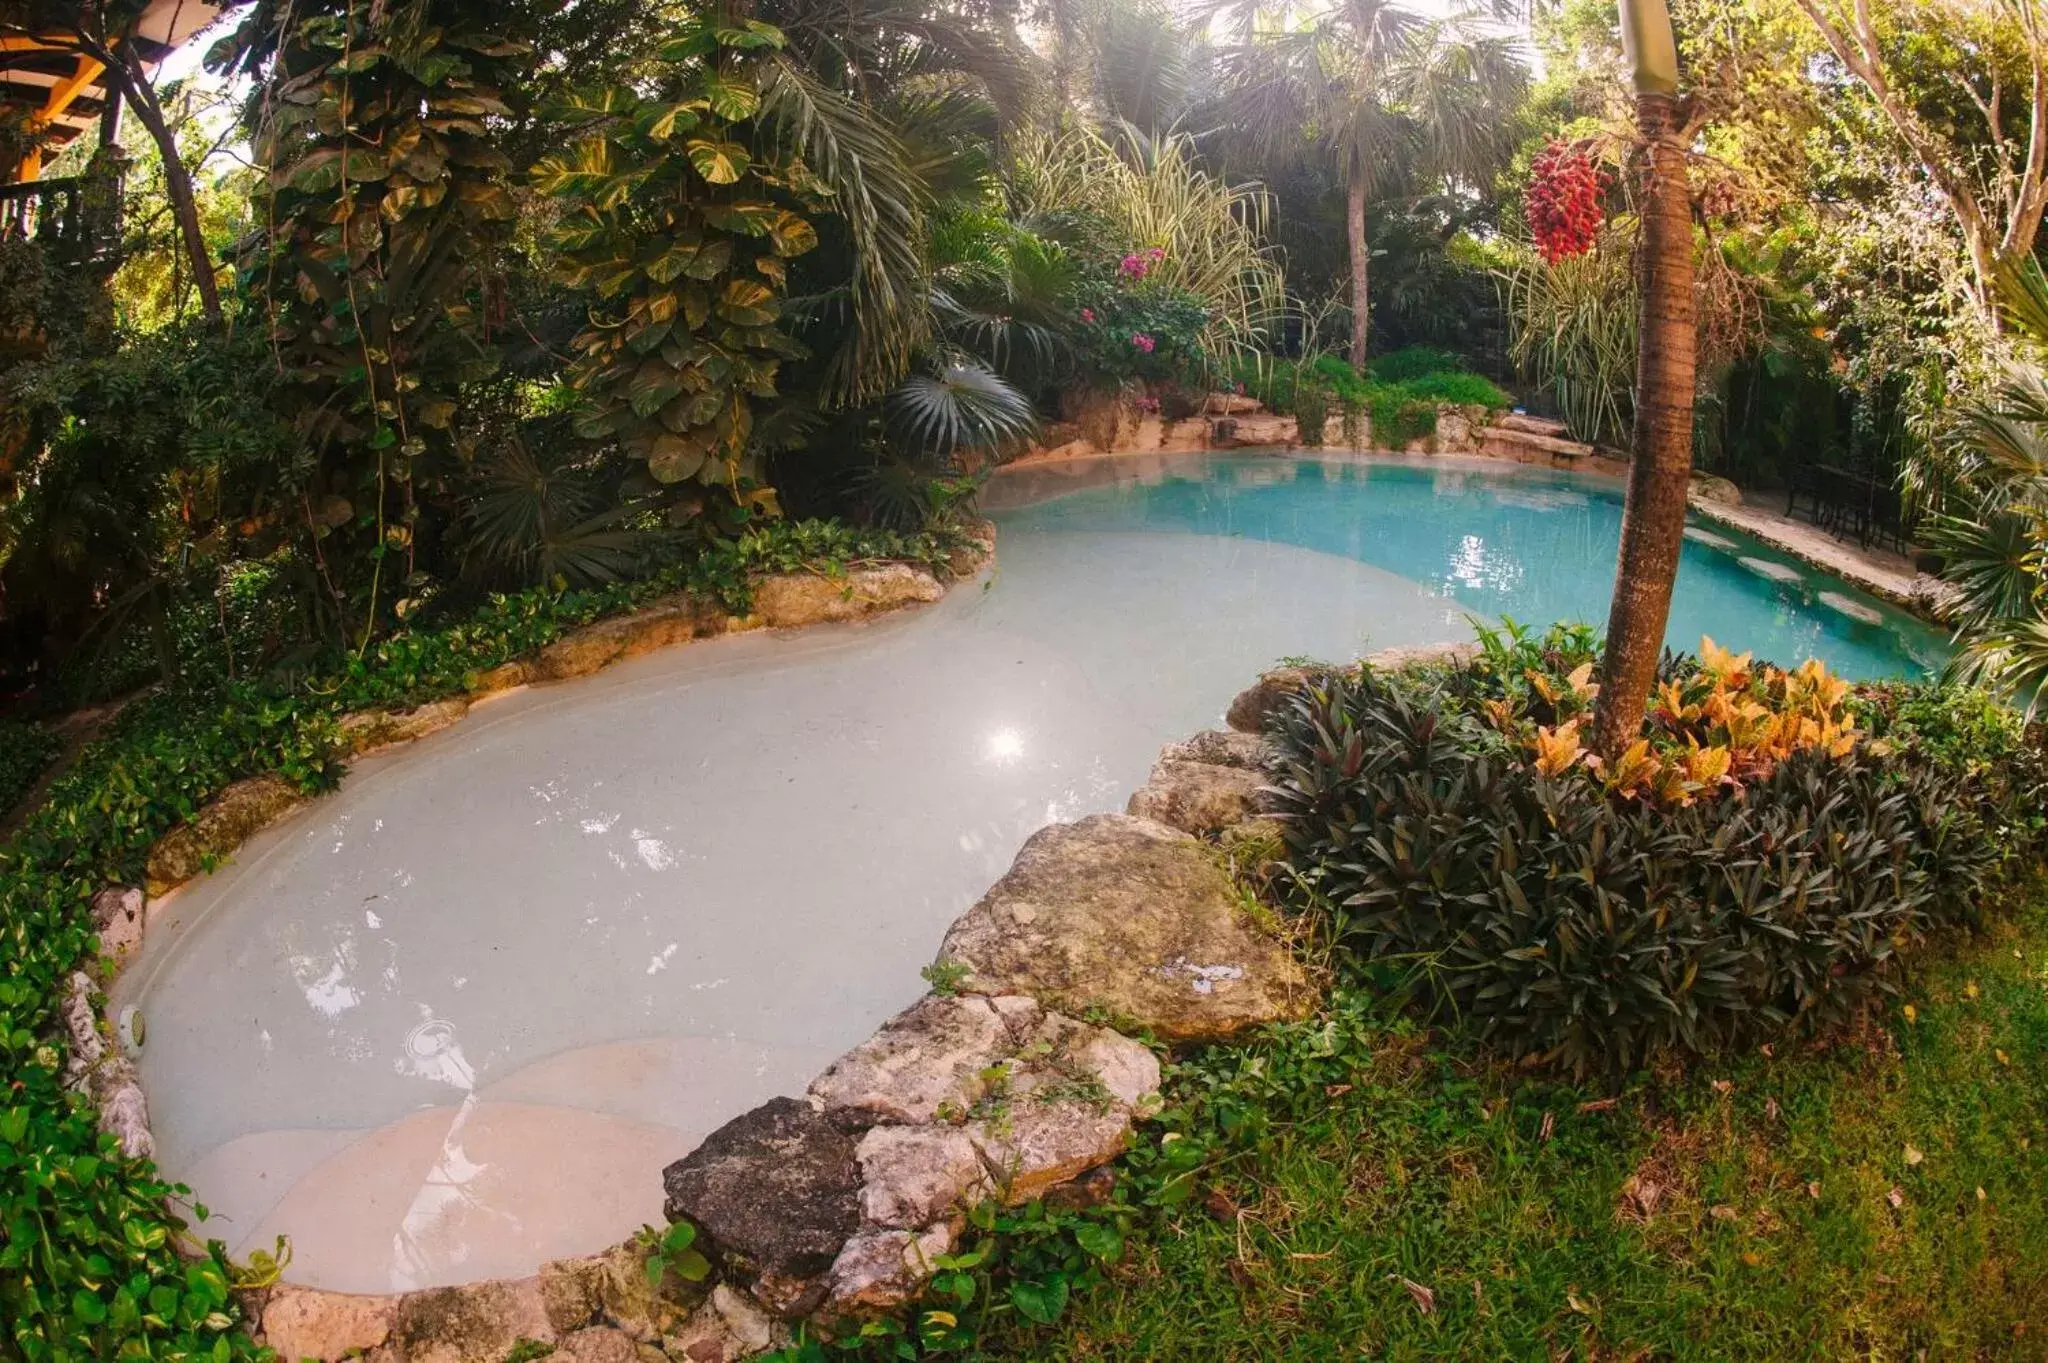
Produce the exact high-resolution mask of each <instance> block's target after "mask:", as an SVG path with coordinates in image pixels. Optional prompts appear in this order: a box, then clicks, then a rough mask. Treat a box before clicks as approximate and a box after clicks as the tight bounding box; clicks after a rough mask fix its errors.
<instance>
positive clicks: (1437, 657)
mask: <svg viewBox="0 0 2048 1363" xmlns="http://www.w3.org/2000/svg"><path fill="white" fill-rule="evenodd" d="M1478 656H1479V645H1478V644H1476V643H1474V642H1472V641H1471V640H1469V639H1466V640H1457V641H1452V642H1447V643H1439V644H1403V645H1401V646H1400V647H1398V648H1383V649H1381V650H1379V651H1378V652H1377V653H1368V654H1366V655H1365V657H1363V658H1361V659H1359V661H1360V662H1362V663H1364V664H1365V665H1366V666H1367V667H1371V668H1376V669H1378V670H1379V671H1381V672H1400V671H1403V670H1405V669H1407V668H1411V667H1435V666H1439V665H1441V666H1445V667H1458V666H1462V665H1463V664H1465V663H1469V662H1471V661H1472V660H1473V659H1474V658H1476V657H1478Z"/></svg>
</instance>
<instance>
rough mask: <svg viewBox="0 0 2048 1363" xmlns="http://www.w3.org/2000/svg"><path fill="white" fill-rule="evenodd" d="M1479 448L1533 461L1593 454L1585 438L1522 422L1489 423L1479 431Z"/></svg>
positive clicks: (1561, 460)
mask: <svg viewBox="0 0 2048 1363" xmlns="http://www.w3.org/2000/svg"><path fill="white" fill-rule="evenodd" d="M1530 419H1531V420H1533V419H1534V418H1530ZM1479 448H1480V450H1481V451H1482V452H1483V453H1486V454H1498V455H1505V456H1506V457H1508V458H1510V459H1526V460H1529V461H1530V462H1541V461H1542V460H1544V459H1548V460H1550V461H1552V462H1554V463H1571V462H1574V461H1576V460H1580V459H1588V458H1591V457H1592V454H1593V447H1592V446H1591V445H1588V444H1585V443H1584V442H1582V441H1578V440H1567V439H1565V438H1564V437H1562V436H1555V435H1543V434H1540V433H1538V432H1535V431H1530V430H1524V429H1523V428H1521V427H1519V426H1488V427H1485V428H1484V429H1482V430H1481V431H1480V432H1479Z"/></svg>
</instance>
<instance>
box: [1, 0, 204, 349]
mask: <svg viewBox="0 0 2048 1363" xmlns="http://www.w3.org/2000/svg"><path fill="white" fill-rule="evenodd" d="M148 8H149V6H148V4H147V3H146V0H0V40H11V41H22V42H29V43H34V44H36V45H37V46H39V47H49V48H54V49H56V50H58V51H62V52H69V53H75V54H76V55H77V56H78V58H79V60H80V62H81V63H89V64H90V66H91V67H98V68H99V73H100V75H99V78H100V79H101V80H103V81H105V82H106V83H107V85H108V86H109V87H110V88H112V89H113V90H114V91H116V92H117V93H118V94H119V95H120V96H121V98H122V99H123V100H125V101H126V102H127V105H128V107H129V108H131V109H133V110H134V111H135V116H136V117H137V118H138V119H140V120H141V122H142V126H143V127H144V128H146V129H148V131H149V136H150V140H151V141H152V142H154V143H155V144H156V150H157V155H158V157H159V159H160V160H161V161H162V163H163V174H164V193H165V196H166V197H167V198H169V200H170V202H171V214H172V216H173V218H175V220H176V221H177V224H178V231H179V235H180V236H181V238H182V239H183V241H184V245H185V251H186V254H187V255H188V256H189V257H190V258H191V263H192V282H193V284H194V285H195V286H197V288H198V290H199V302H200V306H201V307H202V308H203V309H204V310H205V313H206V319H207V321H208V322H209V323H211V324H212V325H214V326H219V325H220V322H221V306H220V284H219V281H218V280H217V279H215V277H214V269H215V267H214V263H213V259H212V257H211V256H210V255H209V254H208V252H207V249H206V234H205V232H204V230H203V229H202V227H201V225H200V221H199V202H198V198H197V196H196V195H195V193H194V191H193V187H192V173H191V171H189V170H188V169H187V168H186V166H185V162H184V160H183V158H182V157H181V156H180V155H179V153H178V135H177V132H176V130H175V129H174V128H173V127H172V126H171V120H170V118H169V117H168V116H167V115H166V114H165V112H164V107H163V103H162V101H161V100H159V99H158V98H157V92H156V84H155V82H154V81H152V80H151V79H150V73H149V62H148V60H147V59H146V58H145V56H144V55H143V53H144V48H143V46H142V45H141V44H139V43H136V42H132V41H130V39H131V38H132V37H133V36H134V32H135V28H136V25H137V24H139V23H140V22H141V20H142V16H143V14H144V12H145V11H146V10H147V9H148ZM87 69H89V68H87Z"/></svg>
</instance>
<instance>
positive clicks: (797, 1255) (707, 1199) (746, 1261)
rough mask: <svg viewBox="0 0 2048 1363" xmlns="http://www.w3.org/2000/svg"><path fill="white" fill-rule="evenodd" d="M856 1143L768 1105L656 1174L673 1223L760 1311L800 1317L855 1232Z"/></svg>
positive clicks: (823, 1121)
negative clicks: (687, 1230)
mask: <svg viewBox="0 0 2048 1363" xmlns="http://www.w3.org/2000/svg"><path fill="white" fill-rule="evenodd" d="M854 1149H855V1146H854V1141H853V1137H852V1136H850V1135H848V1134H847V1133H846V1132H845V1131H844V1130H842V1129H841V1128H840V1127H839V1126H837V1125H835V1124H834V1123H833V1122H832V1121H831V1120H830V1119H829V1118H827V1117H826V1116H825V1115H824V1114H823V1113H822V1112H819V1111H818V1110H817V1109H815V1108H813V1107H812V1106H811V1105H810V1104H809V1103H806V1102H802V1101H800V1100H798V1099H795V1098H773V1099H770V1100H769V1101H768V1102H766V1103H763V1104H762V1105H761V1106H759V1107H757V1108H755V1109H754V1110H753V1111H751V1112H746V1113H742V1114H741V1115H740V1116H738V1117H735V1118H733V1119H732V1120H731V1121H729V1122H727V1123H726V1124H725V1125H724V1126H722V1127H720V1128H719V1129H718V1130H716V1131H714V1132H712V1133H711V1134H710V1135H709V1136H707V1137H705V1138H704V1143H703V1144H702V1145H700V1146H698V1147H697V1148H696V1149H695V1150H693V1151H691V1152H690V1153H689V1154H688V1155H685V1156H684V1157H683V1158H682V1159H679V1160H677V1161H676V1162H675V1163H674V1164H671V1165H669V1166H668V1168H667V1169H665V1170H663V1171H662V1185H663V1187H664V1189H665V1190H666V1191H667V1194H668V1201H667V1212H668V1217H669V1219H670V1220H671V1221H681V1220H687V1221H689V1222H690V1223H692V1224H693V1225H695V1226H696V1227H697V1229H698V1230H699V1231H700V1232H701V1233H702V1234H703V1236H704V1243H705V1244H706V1246H707V1247H708V1248H709V1249H711V1250H712V1251H713V1252H714V1253H715V1254H716V1255H717V1256H718V1257H719V1258H720V1259H722V1260H723V1261H724V1262H725V1264H726V1265H727V1267H729V1268H731V1269H733V1270H734V1271H736V1272H737V1273H739V1274H740V1275H741V1276H743V1277H745V1278H748V1279H750V1280H751V1282H752V1286H753V1292H754V1296H755V1297H756V1298H758V1299H759V1300H760V1302H761V1304H762V1305H764V1306H766V1307H768V1308H769V1309H770V1310H771V1311H775V1312H777V1313H779V1314H781V1315H784V1316H791V1317H793V1316H800V1315H803V1314H806V1313H807V1312H809V1311H810V1310H811V1309H812V1308H814V1307H815V1306H817V1304H818V1303H819V1302H820V1301H822V1300H823V1299H824V1294H825V1281H824V1279H825V1275H826V1273H828V1272H829V1271H830V1270H831V1267H832V1262H833V1260H834V1259H836V1258H837V1257H838V1255H839V1250H840V1247H841V1246H843V1245H844V1244H845V1243H846V1240H847V1237H848V1236H850V1235H852V1234H853V1232H854V1230H855V1229H856V1228H857V1227H858V1226H859V1224H860V1167H859V1165H858V1164H857V1163H856V1162H855V1160H854Z"/></svg>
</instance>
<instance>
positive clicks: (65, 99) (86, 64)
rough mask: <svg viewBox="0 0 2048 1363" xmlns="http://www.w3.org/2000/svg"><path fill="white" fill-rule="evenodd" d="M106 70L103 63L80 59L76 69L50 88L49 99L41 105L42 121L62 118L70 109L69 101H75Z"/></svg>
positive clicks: (91, 59)
mask: <svg viewBox="0 0 2048 1363" xmlns="http://www.w3.org/2000/svg"><path fill="white" fill-rule="evenodd" d="M106 69H107V64H106V63H105V62H102V61H95V60H94V59H93V58H91V57H80V58H79V59H78V69H77V70H76V71H74V72H72V73H71V74H70V75H68V76H66V77H65V78H64V79H63V80H60V81H58V82H57V83H56V84H55V85H53V86H51V87H50V98H49V99H48V100H47V101H46V102H45V103H44V104H43V112H42V115H41V117H42V120H43V121H44V122H45V123H49V122H52V121H54V120H56V119H59V118H62V117H63V116H64V111H65V110H66V109H69V108H70V107H71V101H72V100H74V99H77V98H78V96H79V95H80V94H81V93H82V92H83V91H84V90H85V88H86V87H87V86H89V85H91V84H92V83H93V82H94V81H96V80H98V79H99V77H100V73H101V72H102V71H104V70H106Z"/></svg>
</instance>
